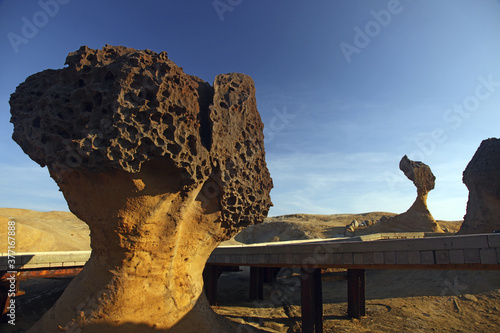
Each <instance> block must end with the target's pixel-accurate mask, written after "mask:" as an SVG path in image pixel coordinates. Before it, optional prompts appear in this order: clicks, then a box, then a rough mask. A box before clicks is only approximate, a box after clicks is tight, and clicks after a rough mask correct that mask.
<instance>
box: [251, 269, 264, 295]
mask: <svg viewBox="0 0 500 333" xmlns="http://www.w3.org/2000/svg"><path fill="white" fill-rule="evenodd" d="M265 270H266V268H265V267H250V300H251V301H255V300H259V301H260V300H263V299H264V274H265Z"/></svg>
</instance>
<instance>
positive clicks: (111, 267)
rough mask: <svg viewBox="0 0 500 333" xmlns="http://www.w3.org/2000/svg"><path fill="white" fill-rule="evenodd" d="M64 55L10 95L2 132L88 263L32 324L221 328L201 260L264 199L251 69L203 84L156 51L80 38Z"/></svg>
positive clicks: (260, 213)
mask: <svg viewBox="0 0 500 333" xmlns="http://www.w3.org/2000/svg"><path fill="white" fill-rule="evenodd" d="M66 64H67V65H68V66H67V67H65V68H62V69H58V70H46V71H43V72H40V73H37V74H34V75H32V76H30V77H29V78H28V79H26V81H25V82H24V83H22V84H21V85H19V87H18V88H17V89H16V92H15V93H14V94H12V96H11V100H10V104H11V113H12V118H11V122H12V123H13V124H14V134H13V139H14V140H15V141H16V142H17V143H18V144H19V145H20V146H21V147H22V149H23V150H24V152H25V153H26V154H28V155H29V156H30V157H31V158H32V159H33V160H34V161H36V162H37V163H39V164H40V165H41V166H45V165H46V166H47V167H48V169H49V172H50V174H51V176H52V177H53V178H54V180H55V181H56V182H57V184H58V185H59V187H60V189H61V191H62V192H63V194H64V196H65V198H66V201H67V202H68V206H69V208H70V210H71V211H72V212H73V213H74V214H75V215H77V216H78V217H79V218H80V219H82V220H83V221H85V222H86V223H87V224H88V225H89V227H90V230H91V246H92V256H91V258H90V260H89V262H88V263H87V264H86V266H85V268H84V269H83V271H82V272H81V273H80V274H79V275H78V277H77V278H75V279H74V280H73V281H72V283H71V284H70V285H69V286H68V288H67V289H66V291H65V292H64V294H63V295H62V296H61V298H60V299H59V300H58V302H57V303H56V304H55V305H54V306H53V307H52V308H51V309H50V310H49V311H48V312H47V313H46V315H45V316H44V317H43V318H42V319H41V320H40V322H38V323H37V325H35V327H33V328H32V330H31V331H33V332H53V331H57V330H58V329H60V328H58V327H61V328H63V329H67V330H68V329H71V328H72V327H73V328H78V329H80V330H81V331H82V332H97V331H103V332H121V331H127V332H135V331H137V332H157V331H164V332H167V331H168V332H199V331H200V330H203V331H205V332H232V331H234V329H235V328H234V327H231V325H229V324H228V323H226V322H224V321H222V320H220V318H218V317H217V316H216V315H215V314H214V313H213V311H212V310H211V309H210V307H209V306H208V303H207V301H206V299H205V297H204V296H203V294H202V290H203V281H202V272H203V269H204V266H205V263H206V260H207V259H208V257H209V255H210V253H211V252H212V250H213V249H214V248H215V247H216V246H217V245H218V244H219V243H220V242H221V241H222V240H224V239H228V238H230V237H231V236H232V235H233V234H235V233H237V232H238V231H239V230H241V229H242V228H243V227H245V226H247V225H250V224H253V223H259V222H262V220H263V219H264V218H265V216H266V215H267V213H268V210H269V207H270V206H271V201H270V196H269V192H270V190H271V188H272V180H271V177H270V175H269V171H268V169H267V166H266V162H265V152H264V136H263V124H262V121H261V119H260V116H259V113H258V111H257V106H256V101H255V87H254V83H253V80H252V79H251V78H250V77H249V76H246V75H243V74H236V73H232V74H224V75H218V76H217V77H216V78H215V81H214V84H213V86H211V85H210V84H208V83H206V82H204V81H202V80H201V79H199V78H197V77H195V76H191V75H187V74H185V73H184V72H183V70H182V68H180V67H178V66H177V65H175V64H174V63H173V62H172V61H171V60H169V59H168V57H167V54H166V53H165V52H162V53H159V54H158V53H155V52H153V51H149V50H145V51H138V50H135V49H131V48H125V47H120V46H119V47H113V46H108V45H106V46H105V47H104V48H103V49H101V50H94V49H90V48H88V47H82V48H80V49H79V50H78V51H76V52H73V53H70V54H69V55H68V57H67V60H66ZM151 305H154V306H151Z"/></svg>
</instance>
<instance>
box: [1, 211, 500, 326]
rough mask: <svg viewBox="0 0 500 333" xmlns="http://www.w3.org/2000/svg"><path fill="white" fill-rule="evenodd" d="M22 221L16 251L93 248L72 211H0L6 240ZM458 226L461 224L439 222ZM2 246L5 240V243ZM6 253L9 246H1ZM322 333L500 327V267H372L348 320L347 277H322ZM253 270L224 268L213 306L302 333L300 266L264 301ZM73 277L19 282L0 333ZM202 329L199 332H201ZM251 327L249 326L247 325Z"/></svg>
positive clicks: (239, 318)
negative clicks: (11, 224) (255, 291)
mask: <svg viewBox="0 0 500 333" xmlns="http://www.w3.org/2000/svg"><path fill="white" fill-rule="evenodd" d="M384 215H386V216H391V215H394V214H391V213H384V212H374V213H367V214H356V215H352V214H341V215H306V214H294V215H288V216H284V217H276V218H269V219H268V220H267V221H266V223H264V224H262V225H259V226H253V227H250V228H248V229H246V230H245V231H244V232H243V233H241V234H240V235H237V236H236V237H234V238H233V239H232V240H230V241H229V243H252V242H266V241H280V240H289V239H311V238H317V237H335V236H336V235H341V234H343V232H344V230H345V225H346V224H348V223H350V222H351V221H352V220H353V219H356V220H358V221H363V220H365V219H374V220H378V219H380V217H381V216H384ZM11 217H12V218H14V220H15V221H16V226H17V244H18V249H17V251H18V252H21V251H23V252H24V251H56V250H77V249H80V250H87V249H89V237H88V228H87V227H86V225H85V224H84V223H83V222H81V221H79V220H78V219H77V218H76V217H74V216H73V215H72V214H70V213H65V212H49V213H40V212H34V211H28V210H18V209H6V208H0V223H1V225H2V228H1V229H0V237H2V238H3V237H6V235H4V234H5V233H6V228H5V227H4V226H5V224H6V223H7V221H8V220H9V218H11ZM438 222H439V224H440V225H441V227H446V228H447V229H448V230H450V231H456V230H458V228H459V227H460V223H461V221H454V222H453V221H452V222H446V221H438ZM2 246H4V243H3V242H2ZM2 251H3V249H2ZM323 275H324V276H323V301H324V332H488V333H489V332H500V272H483V271H427V270H419V271H414V270H407V271H406V270H399V271H390V270H369V271H367V273H366V297H367V302H366V304H367V305H366V311H367V316H366V317H363V318H361V319H360V320H355V319H348V318H347V316H346V310H347V304H346V300H347V282H346V281H338V280H334V279H333V277H331V276H330V274H329V272H326V273H324V274H323ZM248 280H249V274H248V268H243V269H242V271H240V272H235V273H224V274H223V275H222V276H221V278H220V280H219V294H218V303H219V304H218V306H215V307H213V308H214V310H215V311H216V312H217V313H218V314H220V315H223V316H225V317H226V318H228V319H230V320H233V321H235V322H237V323H247V324H251V325H253V326H255V327H258V328H260V329H261V330H264V331H268V332H301V318H300V282H299V278H298V271H296V270H291V269H282V270H281V271H280V273H279V275H278V279H277V281H276V282H275V283H274V284H265V290H264V300H263V301H248V286H249V281H248ZM69 281H70V279H69V278H58V279H38V280H30V281H25V282H22V283H21V289H23V290H24V291H25V292H26V294H25V295H23V296H18V297H17V298H16V299H17V301H18V305H19V307H18V311H17V325H16V326H11V325H7V324H0V332H5V333H11V332H24V331H25V330H26V329H28V328H29V327H30V326H31V325H32V324H34V323H35V322H36V320H38V318H40V317H41V315H42V314H43V313H44V312H45V311H46V310H47V309H48V308H50V306H51V305H52V304H53V303H54V302H55V301H56V300H57V298H58V297H59V296H60V294H61V293H62V292H63V291H64V288H65V287H66V285H67V284H68V283H69ZM202 331H203V330H201V331H200V332H202ZM241 331H242V332H245V330H241Z"/></svg>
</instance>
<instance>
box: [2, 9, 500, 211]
mask: <svg viewBox="0 0 500 333" xmlns="http://www.w3.org/2000/svg"><path fill="white" fill-rule="evenodd" d="M30 28H31V29H30ZM33 28H34V29H33ZM105 44H111V45H124V46H127V47H133V48H137V49H151V50H153V51H156V52H161V51H167V52H168V53H169V57H170V59H172V60H173V61H174V62H175V63H176V64H177V65H179V66H181V67H183V68H184V71H185V72H186V73H188V74H192V75H196V76H198V77H200V78H202V79H204V80H205V81H208V82H213V79H214V78H215V76H216V75H217V74H220V73H228V72H241V73H245V74H248V75H250V76H251V77H252V78H253V79H254V81H255V85H256V89H257V103H258V108H259V111H260V113H261V116H262V119H263V122H264V124H265V135H266V141H265V146H266V153H267V156H266V159H267V162H268V167H269V169H270V172H271V176H272V177H273V179H274V185H275V188H274V189H273V190H272V192H271V197H272V199H273V202H274V207H273V208H272V209H271V212H270V215H281V214H289V213H318V214H335V213H362V212H368V211H390V212H395V213H401V212H404V211H405V210H406V209H408V208H409V207H410V205H411V204H412V202H413V201H414V199H415V197H416V190H415V187H414V185H413V184H412V183H411V182H410V181H409V180H407V179H406V178H405V177H404V175H403V173H402V172H401V171H399V168H398V165H399V160H400V159H401V157H402V156H403V155H405V154H407V155H408V156H409V157H410V158H411V159H416V160H420V161H423V162H424V163H426V164H428V165H429V166H430V167H431V169H432V171H433V173H434V175H435V176H436V178H437V179H436V188H435V189H434V190H433V191H431V192H430V194H429V199H428V204H429V207H430V210H431V212H432V213H433V215H434V217H435V218H436V219H448V220H454V219H461V218H462V217H463V215H464V214H465V209H466V203H467V195H468V191H467V188H466V187H465V185H464V184H463V183H462V172H463V170H464V169H465V167H466V165H467V163H468V162H469V161H470V159H471V158H472V156H473V154H474V152H475V151H476V149H477V147H478V146H479V144H480V143H481V141H482V140H483V139H486V138H489V137H499V127H498V125H499V124H500V1H498V0H440V1H435V0H434V1H433V0H421V1H417V0H413V1H411V0H400V1H396V0H390V1H387V0H380V1H378V0H377V1H354V0H350V1H340V0H339V1H319V0H309V1H296V0H277V1H269V0H220V1H213V0H190V1H173V0H162V1H161V0H148V1H127V0H120V1H118V0H115V1H96V0H87V1H82V0H41V1H17V0H3V1H1V0H0V50H1V52H0V64H1V65H0V70H1V73H2V75H1V78H0V189H1V191H0V207H13V208H28V209H37V210H43V211H48V210H68V208H67V205H66V203H65V201H64V198H63V197H62V195H61V193H60V192H58V188H57V186H56V185H55V183H54V182H53V180H52V179H51V178H50V177H49V175H48V172H47V170H46V169H45V168H43V169H42V168H40V167H39V166H38V165H37V164H36V163H35V162H33V161H31V160H30V159H29V158H28V157H27V156H26V155H25V154H24V153H23V152H22V150H21V149H20V148H19V147H18V146H17V144H15V143H14V142H13V141H12V139H11V135H12V124H10V123H9V119H10V111H9V110H10V108H9V104H8V100H9V96H10V94H11V93H12V92H14V90H15V88H16V86H17V85H18V84H20V83H21V82H23V81H24V80H25V79H26V77H27V76H29V75H31V74H34V73H36V72H39V71H42V70H44V69H47V68H61V67H63V65H64V61H65V58H66V55H67V54H68V53H69V52H72V51H74V50H77V49H78V48H79V47H80V46H82V45H88V46H89V47H91V48H101V47H103V46H104V45H105Z"/></svg>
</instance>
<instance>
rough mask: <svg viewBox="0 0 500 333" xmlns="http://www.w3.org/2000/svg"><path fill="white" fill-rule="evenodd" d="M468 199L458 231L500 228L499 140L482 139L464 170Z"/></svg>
mask: <svg viewBox="0 0 500 333" xmlns="http://www.w3.org/2000/svg"><path fill="white" fill-rule="evenodd" d="M463 182H464V184H465V185H466V186H467V188H468V189H469V200H468V202H467V212H466V214H465V216H464V222H463V223H462V226H461V228H460V231H459V233H460V234H476V233H490V232H493V231H498V230H500V139H496V138H490V139H487V140H484V141H483V142H481V145H480V146H479V148H478V149H477V151H476V153H475V154H474V156H473V157H472V160H471V161H470V162H469V164H468V165H467V167H466V168H465V171H464V173H463Z"/></svg>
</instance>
